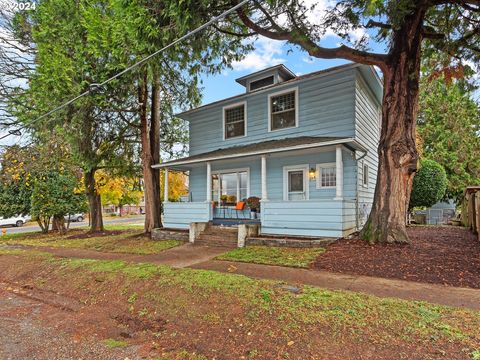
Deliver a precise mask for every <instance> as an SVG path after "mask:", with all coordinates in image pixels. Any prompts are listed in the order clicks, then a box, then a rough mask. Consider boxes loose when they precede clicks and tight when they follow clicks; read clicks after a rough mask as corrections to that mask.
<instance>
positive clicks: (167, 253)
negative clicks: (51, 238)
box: [0, 244, 229, 268]
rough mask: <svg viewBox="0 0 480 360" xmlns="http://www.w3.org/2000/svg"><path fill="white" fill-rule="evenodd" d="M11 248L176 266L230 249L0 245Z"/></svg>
mask: <svg viewBox="0 0 480 360" xmlns="http://www.w3.org/2000/svg"><path fill="white" fill-rule="evenodd" d="M0 247H3V248H10V249H13V248H15V249H26V250H38V251H43V252H48V253H50V254H52V255H55V256H58V257H63V258H79V259H95V260H123V261H131V262H148V263H153V264H159V265H169V266H172V267H174V268H184V267H188V266H192V265H195V264H197V263H204V262H206V261H208V260H211V259H213V258H214V257H216V256H218V255H220V254H223V253H225V252H226V251H229V250H228V249H227V250H226V249H223V248H216V247H209V246H193V245H191V244H184V245H180V246H177V247H174V248H171V249H167V250H164V251H162V252H160V253H158V254H151V255H134V254H122V253H112V252H100V251H95V250H88V249H67V248H53V247H43V246H22V245H6V246H0Z"/></svg>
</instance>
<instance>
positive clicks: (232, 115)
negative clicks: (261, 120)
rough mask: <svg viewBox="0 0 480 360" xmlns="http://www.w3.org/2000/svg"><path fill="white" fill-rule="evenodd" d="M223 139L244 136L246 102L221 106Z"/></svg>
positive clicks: (245, 128) (245, 131)
mask: <svg viewBox="0 0 480 360" xmlns="http://www.w3.org/2000/svg"><path fill="white" fill-rule="evenodd" d="M223 131H224V139H231V138H235V137H240V136H245V135H246V133H247V117H246V103H244V102H243V103H240V104H234V105H230V106H226V107H224V108H223Z"/></svg>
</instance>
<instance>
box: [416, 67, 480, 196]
mask: <svg viewBox="0 0 480 360" xmlns="http://www.w3.org/2000/svg"><path fill="white" fill-rule="evenodd" d="M445 76H446V74H442V73H438V74H437V73H435V72H433V73H432V72H431V71H430V72H429V73H426V76H425V78H424V79H423V80H422V82H421V87H420V89H421V91H420V106H419V113H418V120H417V126H418V127H417V129H418V134H419V136H420V139H421V147H422V153H423V155H424V156H425V157H427V158H429V159H432V160H435V161H436V162H438V163H439V164H441V165H442V166H443V167H444V169H445V171H446V173H447V179H448V185H447V191H446V194H445V197H446V198H449V199H455V200H456V201H457V203H459V202H460V201H461V198H462V196H463V192H464V190H465V187H467V186H469V185H480V107H479V105H478V104H477V103H476V102H475V100H474V99H473V96H474V92H473V91H472V89H471V86H469V84H468V83H466V82H465V81H464V80H462V79H458V78H446V77H445Z"/></svg>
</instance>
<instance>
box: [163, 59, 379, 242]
mask: <svg viewBox="0 0 480 360" xmlns="http://www.w3.org/2000/svg"><path fill="white" fill-rule="evenodd" d="M236 81H237V82H238V83H240V84H241V85H243V86H244V87H245V88H246V91H245V93H243V94H240V95H237V96H233V97H230V98H227V99H224V100H221V101H217V102H214V103H211V104H207V105H204V106H201V107H198V108H195V109H193V110H190V111H187V112H184V113H181V114H179V115H178V116H179V117H180V118H182V119H185V120H186V121H188V123H189V129H190V156H189V157H186V158H183V159H177V160H174V161H169V162H165V163H162V164H158V165H154V166H155V167H157V168H161V169H164V170H165V172H166V173H167V174H168V171H182V172H188V174H189V196H188V201H187V202H168V201H167V202H164V204H163V205H164V226H165V227H167V228H180V229H187V228H189V224H190V223H192V222H209V221H215V220H216V219H217V218H232V217H234V218H237V217H238V218H240V220H238V222H242V221H243V220H242V219H243V218H244V217H249V216H244V215H245V214H249V212H248V211H247V212H245V211H244V212H242V214H240V216H239V215H238V211H237V212H236V211H234V209H233V207H234V205H235V204H230V208H229V206H228V205H227V206H222V205H221V204H222V200H225V198H228V199H229V200H230V201H239V200H244V199H247V198H249V197H251V196H257V197H259V198H260V199H261V201H260V203H261V205H260V213H259V214H258V220H257V221H258V222H259V223H260V229H261V230H260V232H261V234H271V235H300V236H328V237H341V236H346V235H348V234H349V233H352V232H354V231H355V230H357V229H359V228H361V226H362V224H363V223H364V221H365V220H366V217H367V215H368V212H369V211H370V208H371V204H372V200H373V193H374V188H375V182H376V176H377V145H378V139H379V134H380V128H379V126H380V121H379V119H380V114H381V111H380V106H381V100H382V91H383V90H382V83H381V80H380V79H379V77H378V75H377V73H376V71H375V70H374V68H373V67H371V66H365V65H359V64H349V65H343V66H338V67H334V68H330V69H327V70H322V71H317V72H313V73H310V74H307V75H302V76H296V75H295V74H294V73H292V72H291V71H290V70H289V69H287V68H286V67H285V66H283V65H278V66H273V67H270V68H268V69H265V70H262V71H259V72H256V73H253V74H251V75H248V76H244V77H242V78H239V79H237V80H236ZM219 86H220V87H221V84H219ZM167 178H168V177H167ZM166 191H167V193H168V184H167V186H166ZM165 199H168V196H167V197H165ZM250 221H251V220H250Z"/></svg>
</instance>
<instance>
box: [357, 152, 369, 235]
mask: <svg viewBox="0 0 480 360" xmlns="http://www.w3.org/2000/svg"><path fill="white" fill-rule="evenodd" d="M367 153H368V151H364V152H363V155H362V156H360V157H359V158H358V159H355V160H356V161H357V183H356V186H355V228H356V231H358V230H360V221H359V211H358V205H359V201H358V197H359V191H358V187H359V185H360V182H359V181H358V175H360V171H358V162H359V161H360V160H362V159H363V158H365V156H367ZM355 157H357V151H355Z"/></svg>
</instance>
